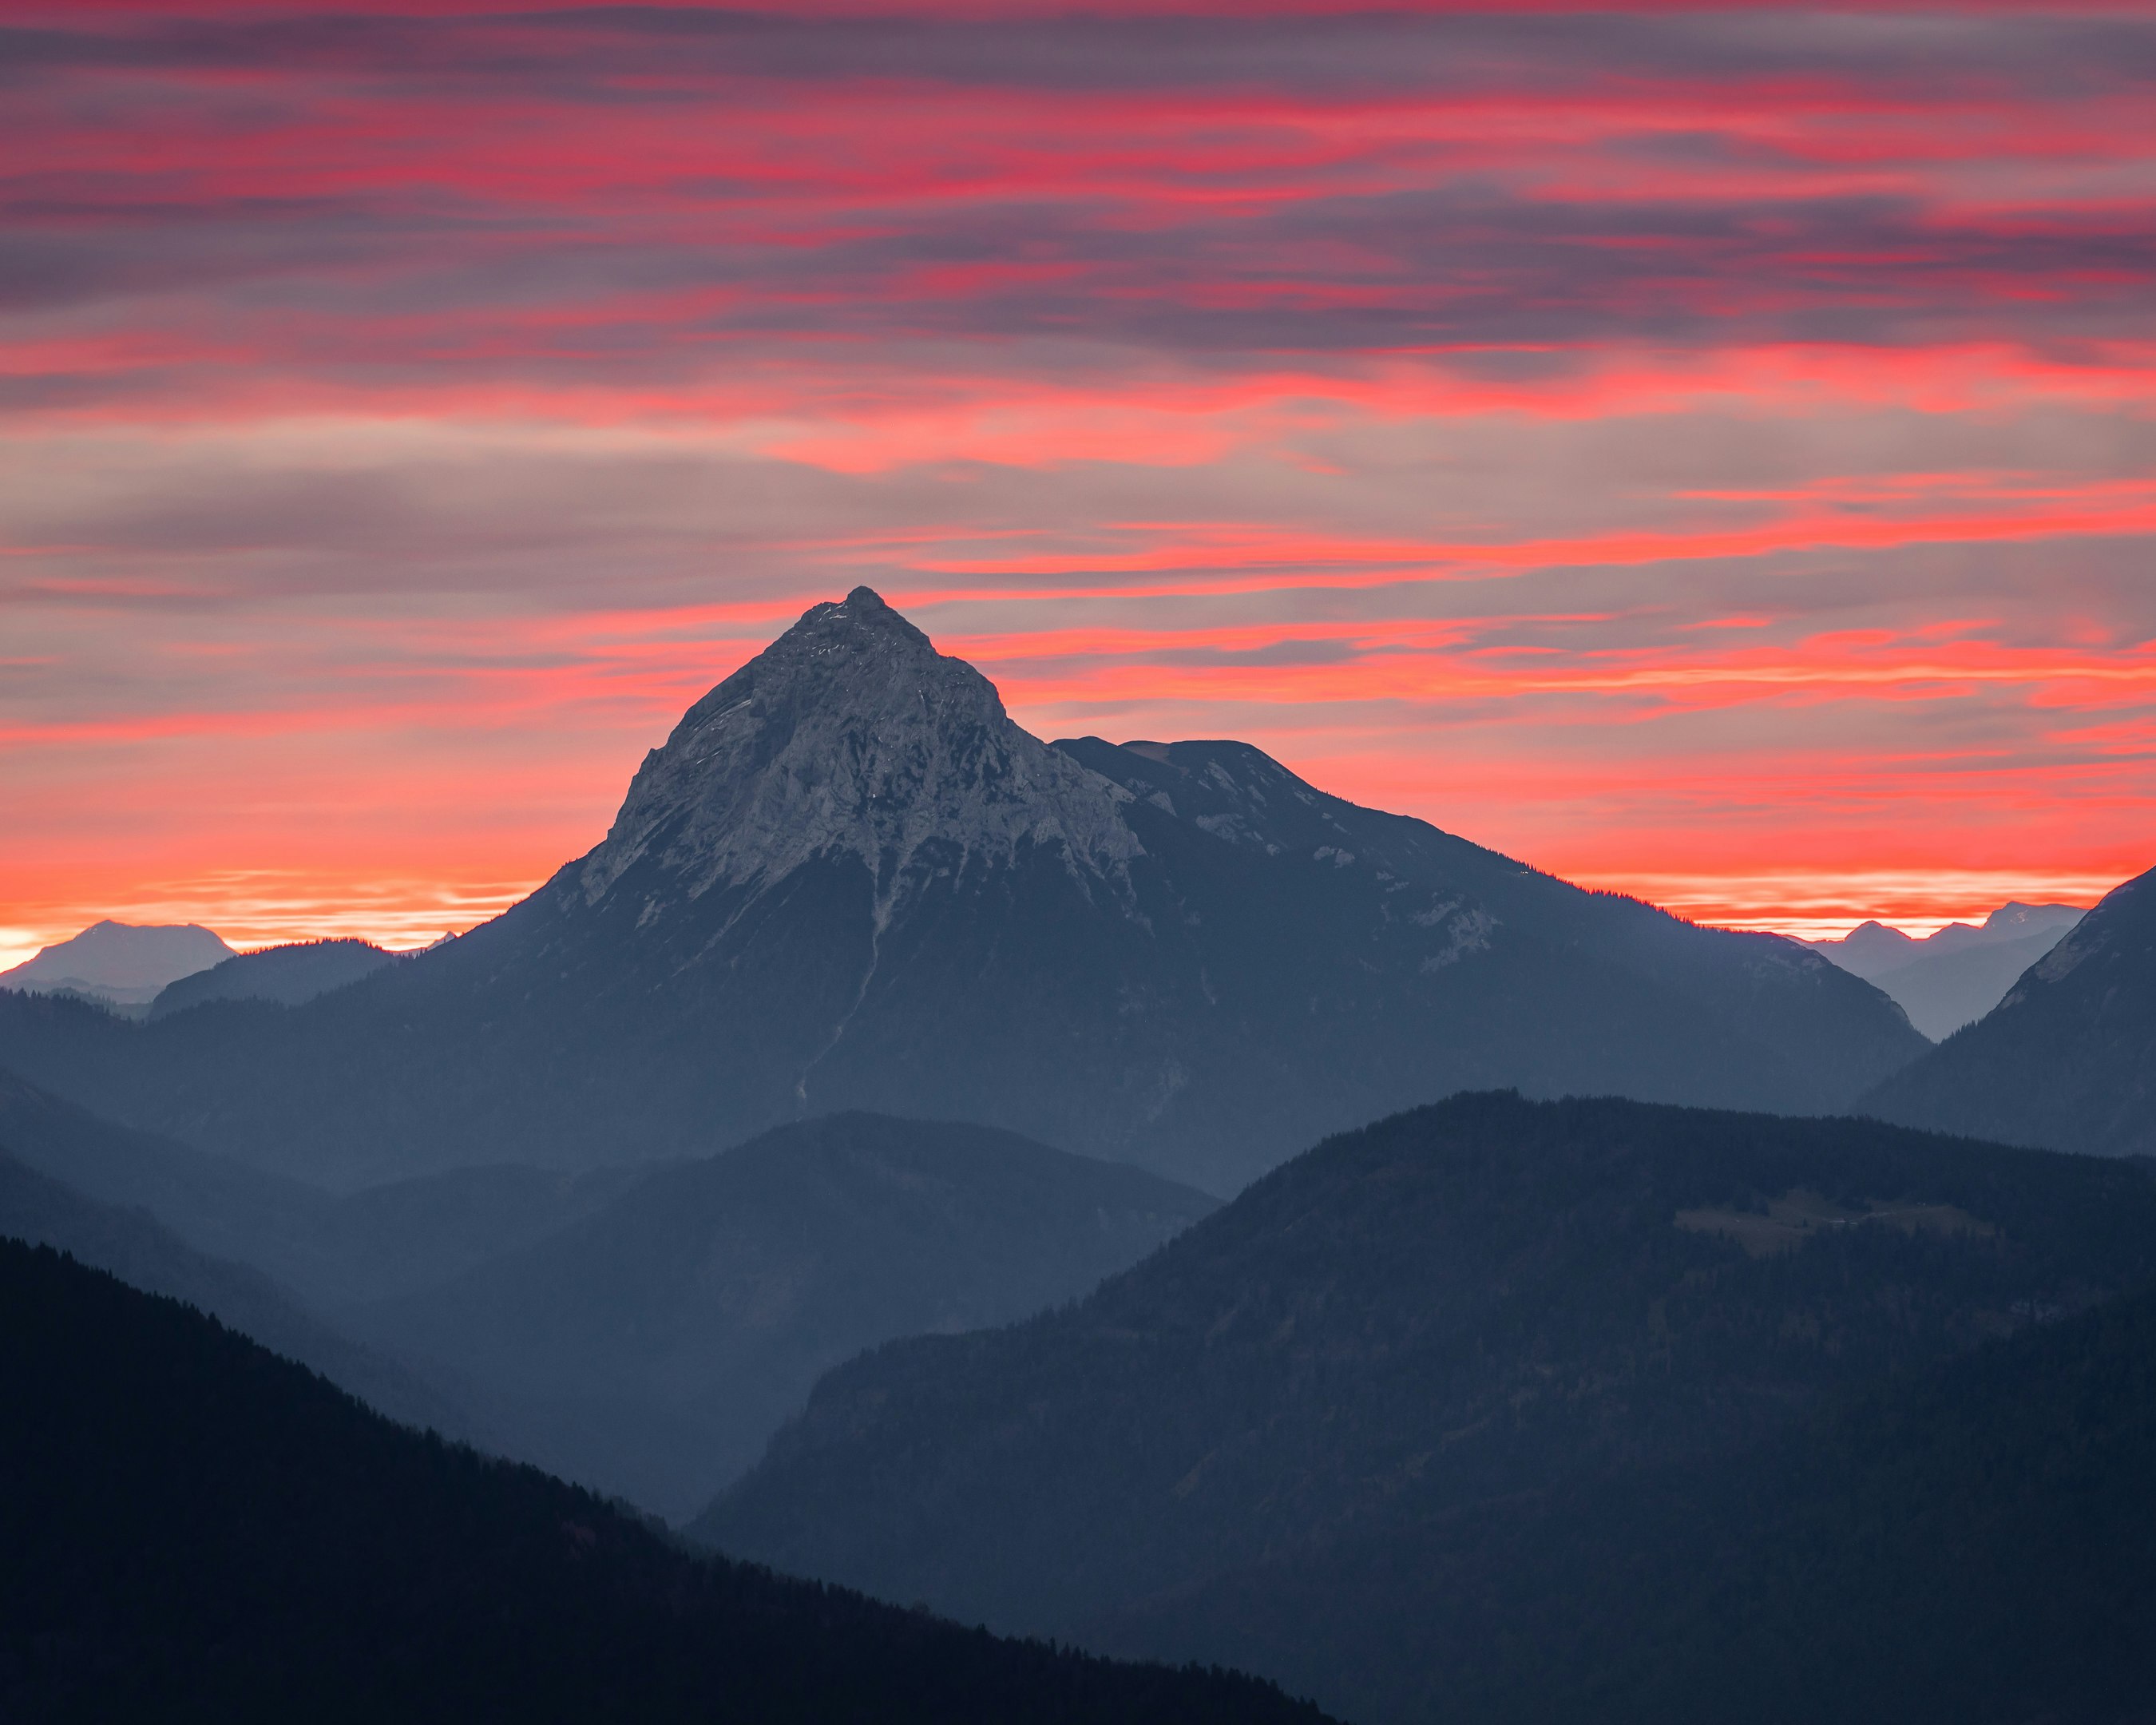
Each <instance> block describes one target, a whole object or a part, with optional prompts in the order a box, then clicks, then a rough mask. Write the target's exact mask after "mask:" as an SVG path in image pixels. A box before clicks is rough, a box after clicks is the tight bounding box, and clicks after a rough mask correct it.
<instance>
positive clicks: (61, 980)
mask: <svg viewBox="0 0 2156 1725" xmlns="http://www.w3.org/2000/svg"><path fill="white" fill-rule="evenodd" d="M233 956H234V953H233V950H232V948H231V947H228V946H227V945H225V943H224V942H223V941H222V940H221V939H219V938H218V937H217V936H216V935H215V934H213V933H212V932H210V931H209V930H208V929H207V928H204V927H201V926H200V925H199V924H197V923H193V922H187V923H167V924H158V925H153V926H149V927H144V926H141V925H138V924H136V923H131V922H114V921H113V920H112V919H111V918H110V917H107V918H106V919H105V920H104V921H103V922H94V923H92V924H91V925H90V927H88V928H85V930H83V932H81V933H80V934H79V935H76V936H75V937H74V938H73V939H71V940H64V941H59V942H55V943H54V944H53V945H51V946H49V947H45V948H44V950H43V951H42V952H39V953H38V955H37V956H36V957H33V958H29V959H26V960H25V961H24V962H23V963H20V964H18V965H16V966H15V967H14V968H13V969H12V970H4V971H0V988H11V989H14V990H16V991H17V992H18V993H74V994H80V995H84V996H86V997H88V998H90V999H96V1000H101V1001H105V1002H107V1003H109V1004H112V1005H115V1006H146V1005H147V1004H149V1003H150V1002H151V1001H152V1000H154V999H156V998H157V993H158V992H159V990H161V989H162V988H164V987H165V986H166V985H167V983H174V982H177V981H178V980H179V979H180V978H182V977H185V976H192V975H193V974H194V973H196V972H198V971H203V970H208V968H210V967H211V966H212V965H214V964H218V963H222V962H223V961H224V960H225V959H228V958H230V957H233Z"/></svg>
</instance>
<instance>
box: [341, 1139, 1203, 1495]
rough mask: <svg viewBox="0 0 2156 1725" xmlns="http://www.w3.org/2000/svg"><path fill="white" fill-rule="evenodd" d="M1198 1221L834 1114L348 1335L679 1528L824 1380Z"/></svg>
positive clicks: (694, 1170)
mask: <svg viewBox="0 0 2156 1725" xmlns="http://www.w3.org/2000/svg"><path fill="white" fill-rule="evenodd" d="M1211 1209H1214V1200H1212V1199H1209V1198H1207V1197H1205V1196H1204V1194H1201V1193H1198V1192H1195V1191H1193V1190H1192V1189H1190V1188H1188V1187H1186V1186H1178V1185H1174V1184H1173V1183H1170V1182H1168V1181H1166V1180H1163V1179H1159V1178H1156V1177H1155V1176H1153V1175H1151V1174H1147V1173H1142V1171H1140V1170H1139V1169H1137V1168H1129V1167H1123V1166H1118V1165H1116V1164H1115V1163H1101V1162H1094V1161H1091V1160H1088V1159H1087V1158H1083V1157H1077V1156H1069V1155H1065V1153H1062V1152H1060V1151H1057V1150H1050V1149H1048V1148H1046V1147H1044V1146H1041V1145H1039V1144H1034V1143H1031V1142H1028V1141H1027V1140H1025V1139H1024V1138H1020V1137H1016V1136H1015V1135H1014V1134H1012V1133H1009V1132H996V1131H993V1130H991V1129H989V1128H988V1127H971V1126H944V1125H933V1124H929V1123H925V1122H916V1121H906V1120H893V1119H890V1118H886V1117H880V1116H876V1115H866V1114H849V1115H841V1116H838V1117H833V1118H829V1119H824V1120H817V1121H811V1122H807V1123H805V1124H803V1125H798V1126H788V1127H779V1128H778V1129H777V1130H776V1131H773V1132H768V1133H766V1134H765V1135H764V1136H762V1137H759V1138H757V1139H755V1140H754V1141H752V1142H749V1143H747V1144H744V1145H742V1146H741V1147H738V1148H737V1149H733V1150H730V1151H727V1152H726V1153H724V1154H722V1155H720V1156H716V1157H714V1158H710V1159H708V1160H706V1161H702V1162H696V1163H685V1164H681V1165H677V1166H675V1167H671V1168H665V1169H664V1170H661V1171H659V1172H657V1173H653V1174H652V1175H651V1176H650V1177H649V1178H646V1179H644V1180H643V1181H642V1182H640V1183H639V1184H637V1185H636V1186H635V1187H634V1188H633V1189H631V1190H630V1191H629V1192H628V1193H626V1194H624V1195H623V1196H621V1197H619V1198H618V1199H614V1200H613V1202H612V1203H610V1204H607V1205H606V1206H605V1207H604V1208H603V1209H599V1210H598V1212H597V1213H596V1214H593V1215H590V1216H588V1217H587V1218H585V1219H583V1220H582V1221H579V1222H576V1223H574V1224H571V1225H570V1226H568V1227H567V1228H566V1229H564V1230H562V1231H561V1232H559V1233H557V1234H555V1235H552V1236H551V1237H549V1238H547V1239H546V1240H542V1241H540V1242H539V1243H537V1244H536V1245H531V1246H529V1247H526V1248H525V1249H524V1250H521V1251H518V1252H514V1253H511V1254H509V1255H505V1256H502V1257H500V1258H497V1259H495V1260H493V1261H491V1262H489V1263H487V1264H485V1265H484V1266H481V1267H480V1268H478V1269H475V1270H474V1271H470V1272H469V1273H468V1274H466V1275H465V1276H462V1277H461V1278H459V1279H458V1280H457V1281H453V1282H451V1283H449V1285H447V1286H442V1287H438V1288H434V1289H431V1290H429V1291H425V1292H423V1293H419V1294H414V1295H409V1296H405V1297H404V1298H403V1299H401V1300H399V1301H395V1302H393V1303H392V1304H389V1305H387V1306H382V1307H375V1308H373V1309H372V1310H370V1311H368V1312H365V1313H361V1314H355V1315H354V1317H353V1320H352V1321H353V1322H355V1323H356V1324H357V1325H358V1326H359V1327H361V1329H362V1332H363V1333H366V1334H368V1335H371V1336H372V1337H376V1338H377V1340H378V1341H379V1342H380V1343H382V1345H384V1346H385V1347H389V1348H394V1349H395V1350H396V1351H398V1353H403V1354H405V1355H408V1356H410V1357H413V1358H422V1359H428V1360H433V1361H437V1362H439V1363H442V1364H444V1366H446V1367H447V1368H448V1369H449V1374H450V1378H449V1381H454V1382H456V1383H458V1384H461V1385H469V1386H470V1388H471V1389H472V1390H473V1391H474V1392H475V1393H476V1394H479V1395H480V1396H482V1397H485V1396H488V1395H491V1396H492V1397H493V1399H491V1400H485V1399H483V1400H481V1401H480V1406H482V1407H483V1408H485V1409H486V1410H487V1412H488V1414H489V1416H490V1421H491V1423H492V1425H494V1427H495V1430H498V1431H500V1432H501V1433H503V1434H504V1435H505V1436H506V1439H507V1440H508V1441H509V1443H510V1445H511V1448H512V1450H513V1451H514V1453H516V1454H518V1455H521V1456H524V1457H525V1458H526V1459H529V1460H531V1461H538V1462H541V1463H542V1464H543V1465H545V1466H548V1467H549V1468H550V1469H551V1470H552V1471H556V1472H558V1473H561V1474H562V1475H564V1476H567V1477H570V1478H573V1479H576V1480H578V1481H582V1482H583V1483H586V1484H590V1485H593V1486H598V1487H599V1488H601V1489H603V1490H605V1491H608V1492H610V1493H615V1494H619V1495H621V1496H624V1497H629V1498H630V1499H632V1500H633V1501H634V1502H637V1503H638V1504H639V1505H641V1506H643V1507H645V1508H647V1509H650V1510H655V1511H658V1512H660V1513H662V1514H667V1515H671V1516H673V1517H676V1518H681V1517H686V1516H688V1515H690V1514H691V1513H693V1512H695V1511H696V1510H697V1509H699V1508H701V1507H702V1506H703V1505H704V1504H705V1503H706V1502H708V1501H709V1499H710V1498H711V1495H712V1493H713V1492H714V1491H716V1490H717V1489H718V1488H719V1487H720V1486H722V1485H724V1484H726V1483H727V1482H728V1481H731V1479H732V1478H733V1477H734V1476H736V1475H737V1474H738V1473H740V1472H741V1471H742V1470H744V1469H745V1468H747V1466H748V1465H749V1464H750V1463H751V1462H752V1461H754V1460H755V1459H756V1457H757V1454H758V1452H759V1451H761V1450H762V1447H763V1445H764V1443H765V1441H766V1440H767V1439H768V1438H769V1437H770V1435H771V1434H772V1433H773V1431H775V1430H777V1429H778V1426H779V1425H780V1423H781V1422H782V1421H783V1420H785V1419H786V1418H787V1417H788V1415H789V1414H793V1413H795V1412H797V1411H798V1409H799V1408H800V1406H801V1404H802V1402H803V1400H804V1399H806V1397H807V1395H808V1389H809V1386H810V1385H811V1384H814V1382H815V1380H816V1378H818V1377H819V1375H820V1374H821V1373H823V1372H824V1370H825V1369H827V1368H829V1367H831V1366H833V1365H835V1364H837V1363H839V1361H841V1360H844V1359H845V1358H849V1357H850V1356H851V1355H853V1354H855V1353H858V1352H860V1350H861V1349H862V1348H868V1347H872V1346H874V1345H875V1343H880V1342H885V1341H889V1340H890V1339H891V1337H895V1336H901V1335H911V1334H916V1333H920V1332H930V1331H954V1330H962V1329H973V1328H978V1327H982V1326H984V1325H988V1324H995V1323H1005V1322H1009V1321H1011V1320H1012V1319H1014V1318H1018V1317H1027V1316H1029V1315H1030V1314H1032V1313H1033V1312H1037V1311H1039V1310H1041V1309H1043V1308H1044V1307H1050V1306H1053V1305H1055V1304H1057V1303H1058V1302H1060V1301H1066V1300H1070V1299H1072V1298H1075V1296H1079V1295H1082V1294H1086V1293H1089V1292H1091V1291H1092V1289H1093V1287H1094V1286H1095V1285H1096V1284H1097V1283H1098V1282H1099V1281H1101V1278H1102V1277H1104V1276H1108V1275H1110V1274H1111V1273H1113V1272H1114V1271H1119V1270H1122V1269H1124V1268H1126V1267H1127V1266H1129V1265H1131V1264H1132V1263H1133V1262H1135V1261H1136V1260H1138V1259H1139V1258H1141V1257H1142V1256H1144V1255H1146V1254H1147V1252H1149V1251H1151V1250H1152V1249H1153V1248H1154V1247H1156V1246H1158V1245H1160V1244H1161V1243H1162V1242H1163V1240H1167V1239H1168V1238H1170V1237H1171V1236H1173V1235H1176V1234H1178V1233H1180V1232H1181V1231H1182V1230H1183V1229H1184V1228H1185V1227H1187V1226H1188V1225H1189V1224H1191V1223H1192V1222H1194V1221H1196V1220H1197V1219H1199V1217H1201V1216H1203V1215H1204V1214H1207V1213H1208V1212H1209V1211H1210V1210H1211Z"/></svg>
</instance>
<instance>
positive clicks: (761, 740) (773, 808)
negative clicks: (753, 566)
mask: <svg viewBox="0 0 2156 1725" xmlns="http://www.w3.org/2000/svg"><path fill="white" fill-rule="evenodd" d="M1127 801H1129V795H1128V793H1127V792H1124V791H1122V790H1120V789H1118V788H1116V787H1115V786H1112V785H1111V784H1109V783H1106V781H1104V780H1103V779H1101V778H1099V777H1098V776H1097V775H1096V774H1094V773H1089V772H1087V771H1086V769H1085V768H1082V767H1081V766H1079V765H1078V764H1077V763H1076V762H1074V761H1072V760H1070V758H1069V757H1066V756H1064V755H1061V754H1059V753H1057V752H1055V750H1054V749H1051V748H1050V747H1047V745H1045V743H1043V742H1040V741H1039V739H1037V738H1035V737H1031V736H1029V735H1028V734H1027V733H1026V732H1024V731H1021V730H1020V729H1019V727H1018V726H1016V725H1015V724H1014V723H1013V722H1012V721H1011V719H1010V716H1009V714H1007V713H1006V712H1005V711H1004V705H1003V701H1002V699H1001V698H1000V697H999V696H998V695H997V693H996V688H995V685H994V684H993V683H991V682H990V681H989V680H988V679H987V678H986V677H984V676H983V675H981V674H980V673H979V672H978V671H977V670H974V669H973V666H971V665H968V664H967V663H966V662H965V661H964V660H958V659H947V658H945V657H944V656H942V655H941V654H939V653H937V650H936V649H935V648H934V646H933V645H932V644H931V643H930V641H929V639H928V637H927V636H926V635H924V634H921V631H920V630H919V629H916V628H915V627H914V626H913V625H912V624H910V623H908V622H907V621H906V619H904V618H903V617H901V616H900V615H899V614H898V613H897V612H896V611H894V610H892V609H891V607H890V606H888V605H886V604H885V603H884V602H883V600H882V599H881V598H879V597H878V596H877V595H876V594H875V593H872V592H871V591H870V589H868V588H865V587H861V588H855V589H854V591H853V592H852V593H849V594H848V595H847V596H846V598H844V600H842V601H841V602H840V603H837V604H825V605H816V606H813V607H811V608H810V609H809V610H808V612H807V613H806V614H804V615H803V617H802V619H801V620H800V622H799V623H798V624H795V625H794V626H793V628H792V629H789V630H788V631H787V633H786V634H784V635H783V636H782V637H781V638H780V639H778V641H777V642H776V643H774V644H773V645H772V647H771V648H770V649H768V650H767V651H766V652H764V653H762V654H759V655H757V657H756V658H755V659H753V660H751V661H750V662H749V663H748V664H747V665H743V666H742V669H741V670H738V671H737V672H735V673H734V675H732V676H731V677H728V678H727V679H726V681H724V682H723V683H721V684H720V685H719V686H718V687H717V688H716V689H714V690H713V691H711V693H710V694H709V695H706V696H705V697H704V698H703V699H702V700H701V701H698V702H697V703H696V706H693V707H691V708H690V710H689V711H688V713H687V715H686V716H685V717H684V718H683V719H682V721H681V722H680V725H678V726H675V731H674V734H673V735H672V736H671V737H669V738H667V740H666V744H665V747H663V748H659V749H654V750H653V751H652V752H651V753H650V754H649V755H648V756H646V757H645V758H644V765H643V767H642V768H641V769H640V770H639V772H638V773H637V775H636V778H635V780H634V783H632V784H631V785H630V786H629V796H628V798H627V799H626V800H625V801H624V803H623V804H622V807H621V812H620V814H619V815H617V816H616V817H615V819H614V824H613V829H612V830H610V831H609V832H608V834H607V836H606V840H605V842H604V843H603V844H602V845H599V846H598V849H597V850H593V852H592V853H591V855H589V856H588V857H586V858H585V859H584V861H583V866H582V868H581V869H580V870H579V871H578V874H577V880H578V883H579V884H580V885H581V886H582V887H583V893H584V898H585V901H586V902H587V903H588V904H593V905H596V904H598V902H599V901H601V900H602V899H603V898H605V897H606V896H607V895H608V893H609V892H611V891H613V890H614V888H615V887H616V886H618V885H619V883H620V881H621V880H622V879H623V877H624V875H627V874H628V873H629V871H630V870H632V869H634V867H635V866H636V865H637V864H639V862H649V863H652V864H654V865H655V867H656V870H657V872H658V873H659V874H660V875H661V876H663V877H664V878H665V879H666V880H668V882H669V883H670V885H671V886H672V887H673V888H674V890H675V891H676V892H677V893H678V894H679V895H680V896H681V897H683V898H688V899H696V898H700V897H701V896H703V895H704V894H706V893H707V892H709V891H712V890H713V889H714V888H719V887H727V886H738V887H746V888H748V889H751V891H752V892H762V891H768V890H770V889H772V888H773V887H776V886H778V885H780V884H781V883H783V881H784V880H786V879H787V877H788V876H789V875H792V874H793V872H794V871H795V870H798V869H799V868H801V867H802V866H803V865H805V864H807V863H808V862H809V861H811V860H815V859H830V858H835V857H841V856H844V857H854V858H858V859H859V860H860V862H861V863H862V864H863V865H864V866H865V868H866V869H867V870H869V872H870V874H871V875H873V876H874V877H875V881H876V912H877V921H878V922H879V924H880V925H881V924H885V923H887V922H889V920H890V917H891V915H892V914H893V911H894V910H895V908H896V905H897V903H898V902H899V901H900V900H901V898H902V897H903V896H906V895H908V894H909V893H917V891H919V889H920V886H921V876H922V874H923V872H924V871H926V870H931V869H934V868H945V869H951V868H955V870H957V872H959V873H963V872H965V871H966V870H967V869H968V867H970V866H973V865H980V866H985V867H991V868H994V867H1009V866H1010V865H1012V864H1014V862H1015V861H1016V860H1017V859H1018V855H1019V851H1020V850H1021V849H1022V848H1027V847H1030V848H1032V849H1035V850H1045V851H1050V852H1053V853H1056V854H1060V855H1061V857H1062V858H1063V860H1064V862H1065V866H1066V867H1067V868H1068V869H1069V870H1070V874H1071V875H1072V878H1073V879H1074V880H1077V881H1079V882H1080V883H1081V885H1082V886H1086V887H1087V888H1088V889H1089V890H1090V889H1091V886H1094V885H1096V884H1097V885H1098V886H1101V887H1104V888H1106V889H1107V891H1108V893H1109V895H1110V896H1111V897H1113V898H1115V899H1116V900H1117V901H1120V902H1122V903H1125V904H1127V903H1128V901H1129V898H1130V879H1129V865H1130V864H1131V862H1132V860H1133V859H1134V858H1136V857H1137V855H1140V853H1141V847H1140V846H1139V845H1138V843H1137V839H1136V838H1135V837H1134V835H1133V834H1132V832H1131V830H1130V829H1129V828H1128V827H1127V825H1126V824H1124V822H1123V819H1122V813H1121V810H1120V809H1119V808H1118V807H1117V804H1118V803H1123V802H1127ZM930 847H933V848H934V850H935V851H936V854H937V860H935V861H933V862H931V861H930V860H928V859H927V855H926V854H925V853H926V852H927V850H928V849H929V848H930ZM953 851H955V853H956V859H957V860H956V862H955V863H953V862H952V861H951V860H949V859H950V854H951V853H952V852H953ZM666 908H667V901H666V900H665V899H664V898H661V897H659V896H653V897H652V898H650V899H649V901H647V906H646V907H644V908H640V909H639V916H640V917H642V918H643V919H644V921H645V922H649V921H650V920H653V919H655V918H656V917H658V916H662V915H664V914H665V911H666Z"/></svg>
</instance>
